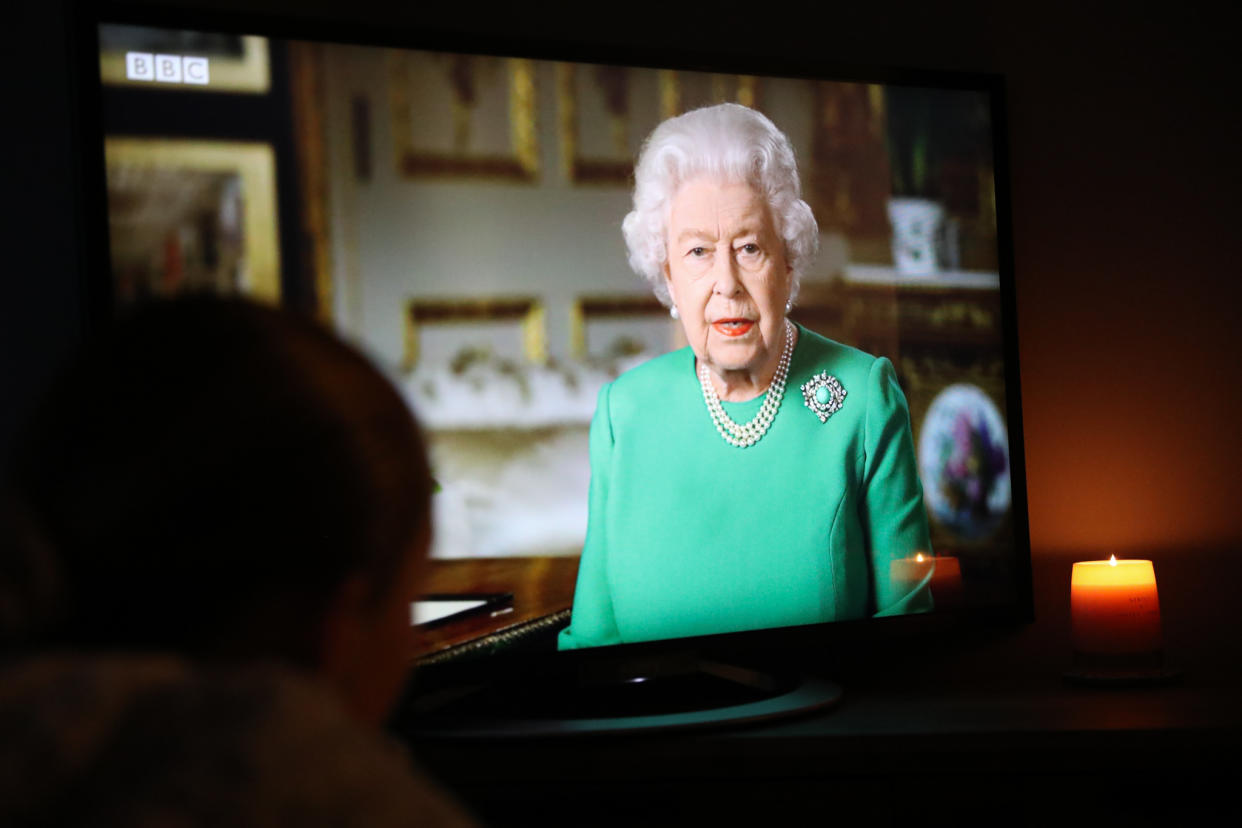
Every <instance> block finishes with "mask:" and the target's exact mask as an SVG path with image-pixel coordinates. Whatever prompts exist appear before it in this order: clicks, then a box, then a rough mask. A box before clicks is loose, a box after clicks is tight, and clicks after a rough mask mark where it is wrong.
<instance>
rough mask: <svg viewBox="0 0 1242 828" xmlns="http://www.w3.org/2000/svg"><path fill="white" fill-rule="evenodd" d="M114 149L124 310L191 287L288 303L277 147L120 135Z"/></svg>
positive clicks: (111, 174) (113, 210)
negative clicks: (283, 279)
mask: <svg viewBox="0 0 1242 828" xmlns="http://www.w3.org/2000/svg"><path fill="white" fill-rule="evenodd" d="M104 148H105V149H104V152H105V158H106V164H107V181H108V183H107V188H108V190H107V192H108V216H109V238H110V245H111V255H112V273H113V279H114V284H113V288H114V294H115V297H116V302H117V306H118V307H120V306H124V305H126V304H131V303H133V302H135V301H140V300H142V299H144V298H147V297H152V296H169V295H174V294H177V293H180V292H185V291H190V290H210V291H214V292H218V293H224V294H231V293H239V294H245V295H247V296H250V297H253V298H255V299H259V300H263V301H267V302H271V303H273V304H275V303H278V302H279V300H280V245H279V240H278V235H277V220H276V186H275V184H276V160H275V153H274V152H273V150H272V147H271V146H270V145H268V144H261V143H244V142H233V141H199V140H178V139H166V138H155V139H152V138H126V137H110V138H108V139H106V141H105V143H104Z"/></svg>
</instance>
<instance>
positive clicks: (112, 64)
mask: <svg viewBox="0 0 1242 828" xmlns="http://www.w3.org/2000/svg"><path fill="white" fill-rule="evenodd" d="M129 52H141V53H144V54H149V55H175V56H177V57H202V58H206V59H207V62H208V68H209V72H210V81H209V82H208V83H205V84H194V83H177V84H164V83H157V82H153V81H151V80H135V79H131V78H130V77H128V73H127V72H126V64H125V56H126V54H127V53H129ZM99 73H100V77H101V78H102V80H103V82H104V83H107V84H113V85H119V86H134V87H143V88H148V89H176V90H177V91H180V92H184V91H191V92H193V91H208V92H249V93H253V94H259V95H262V94H266V93H267V91H268V90H269V89H270V88H271V83H272V81H271V71H270V68H269V58H268V44H267V38H265V37H255V36H253V35H236V34H219V33H216V34H213V33H207V32H193V31H184V30H174V29H155V28H149V27H146V26H122V25H103V26H100V27H99Z"/></svg>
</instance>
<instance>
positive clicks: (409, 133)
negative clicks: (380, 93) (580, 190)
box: [388, 51, 539, 181]
mask: <svg viewBox="0 0 1242 828" xmlns="http://www.w3.org/2000/svg"><path fill="white" fill-rule="evenodd" d="M388 64H389V78H388V83H389V90H388V91H389V100H390V107H391V117H392V138H393V148H394V151H395V152H396V163H397V169H398V170H399V171H400V172H401V174H402V175H406V176H411V177H419V176H449V177H458V176H469V177H481V178H501V179H509V180H515V181H533V180H534V179H535V178H536V176H537V175H538V173H539V143H538V139H537V137H536V136H537V134H538V127H537V123H536V114H535V111H536V110H535V104H536V101H535V97H536V88H535V62H534V61H531V60H524V59H517V58H499V57H490V56H485V55H454V54H444V53H440V52H398V51H393V52H390V53H389V61H388Z"/></svg>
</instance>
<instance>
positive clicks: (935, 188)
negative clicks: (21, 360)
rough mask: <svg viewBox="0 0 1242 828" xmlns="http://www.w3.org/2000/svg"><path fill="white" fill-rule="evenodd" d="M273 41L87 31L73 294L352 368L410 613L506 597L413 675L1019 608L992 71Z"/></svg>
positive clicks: (1004, 242) (1020, 548)
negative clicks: (205, 300) (411, 533)
mask: <svg viewBox="0 0 1242 828" xmlns="http://www.w3.org/2000/svg"><path fill="white" fill-rule="evenodd" d="M275 34H278V33H273V32H270V31H259V30H254V31H188V30H183V29H173V28H161V27H156V26H151V25H147V24H146V23H144V24H143V25H135V23H134V22H133V21H128V22H106V23H103V24H101V25H99V27H98V48H99V62H98V80H99V85H98V94H99V105H100V124H101V126H102V130H101V133H102V134H101V137H102V142H103V147H102V155H101V157H102V161H103V166H104V170H103V179H104V185H103V186H104V190H105V193H104V195H103V197H102V198H101V199H100V201H101V204H102V205H103V207H104V212H106V215H100V216H97V217H95V218H96V219H97V221H98V224H99V228H100V230H99V233H98V235H99V238H100V241H101V242H103V243H101V248H102V249H106V251H107V253H106V255H107V261H108V262H109V263H110V268H109V271H108V273H106V274H98V281H99V284H97V285H96V290H97V291H98V292H99V293H100V295H101V296H102V297H103V300H102V305H103V306H104V307H107V308H110V309H112V310H114V311H119V310H123V309H124V308H127V307H130V306H133V305H135V304H137V303H142V302H147V301H154V300H158V299H160V298H161V297H167V296H174V295H177V294H180V293H185V292H189V291H203V290H206V291H213V292H220V293H225V294H235V295H240V296H246V297H251V298H253V299H255V300H258V301H262V302H269V303H273V304H281V305H285V306H289V307H292V308H295V309H298V310H300V311H303V312H305V313H308V314H312V315H314V316H316V317H317V318H319V319H321V320H322V321H323V322H324V323H325V324H327V325H329V326H331V327H332V328H333V329H334V330H336V331H337V332H338V333H339V334H340V335H341V336H343V337H345V338H346V339H348V340H349V341H351V342H353V343H355V344H356V345H357V346H358V347H359V348H361V349H362V350H363V351H364V352H366V353H367V354H368V355H369V356H370V357H371V358H372V359H373V360H374V361H375V362H376V364H378V365H380V366H381V367H382V368H383V369H384V370H385V371H386V372H388V374H389V376H390V377H391V378H392V380H393V382H394V383H395V384H396V385H397V386H398V388H399V389H400V390H401V391H402V392H403V393H404V395H405V397H406V399H408V401H409V403H410V405H411V407H412V408H413V410H414V411H415V412H416V413H417V416H418V418H419V420H420V421H421V423H422V425H423V427H424V430H425V433H426V436H427V438H428V440H429V443H430V446H431V453H432V462H433V467H434V475H435V478H436V481H437V483H438V487H439V488H438V491H437V494H436V495H435V503H434V514H435V541H434V547H433V550H432V555H433V558H434V567H433V572H432V575H431V583H430V584H428V587H427V591H428V592H429V593H439V594H452V595H458V596H461V595H470V594H475V593H478V594H484V593H486V594H493V593H513V595H514V600H513V602H512V605H511V606H508V607H506V608H505V609H504V610H503V611H501V612H498V613H496V614H493V615H494V617H490V616H487V615H479V614H473V615H469V617H468V619H467V620H464V621H461V622H459V623H457V624H447V625H439V626H436V627H435V628H434V629H428V630H427V633H426V636H425V637H424V640H423V645H422V650H421V652H420V655H422V656H424V657H427V658H431V659H434V658H436V657H437V656H438V655H442V654H447V653H453V652H457V651H460V650H461V648H463V647H465V648H469V647H471V646H472V645H477V643H478V642H479V641H483V640H491V641H497V640H502V639H503V638H504V636H505V635H506V634H507V633H509V632H514V631H520V630H522V629H534V628H538V629H542V630H544V631H560V637H559V639H558V641H559V646H560V647H561V648H563V649H569V648H574V647H591V646H596V645H601V644H613V643H630V642H636V641H646V640H659V639H668V638H678V637H682V636H699V635H710V634H715V633H726V632H737V631H742V630H749V629H755V628H777V627H787V626H795V625H804V624H817V623H823V622H830V621H840V620H857V619H861V618H870V617H874V616H884V615H897V614H905V613H911V614H913V613H929V612H946V611H952V612H971V611H979V610H982V611H989V612H1000V613H1010V614H1016V615H1021V614H1023V613H1024V612H1027V611H1029V609H1027V607H1028V606H1029V549H1028V541H1027V536H1026V513H1025V509H1026V505H1025V495H1024V487H1023V483H1022V479H1021V469H1022V466H1021V462H1022V458H1021V431H1020V419H1019V416H1020V412H1019V411H1018V410H1017V400H1018V393H1017V385H1016V383H1017V376H1018V375H1017V369H1016V345H1015V339H1014V336H1015V333H1014V330H1013V313H1012V274H1011V272H1010V264H1009V259H1008V238H1007V216H1006V209H1005V204H1004V197H1003V196H1002V197H998V186H999V187H1000V188H1001V190H1002V192H1003V187H1004V164H1003V149H1004V147H1003V144H1002V143H1001V142H1000V141H999V140H998V136H1002V135H1003V129H1002V126H1003V124H1001V123H999V122H998V121H999V119H1001V118H1002V112H1001V111H1000V110H999V105H1000V101H1001V98H1000V90H999V82H998V81H997V80H996V79H995V78H990V77H974V76H936V77H934V78H930V79H929V78H925V77H918V76H906V75H895V74H890V75H888V76H885V77H879V76H867V75H866V74H865V73H854V74H849V75H835V76H834V75H830V74H826V73H825V70H823V69H822V68H820V67H815V66H780V67H776V68H775V69H773V68H772V67H765V66H756V65H748V66H741V65H724V64H723V63H721V64H716V63H714V62H713V61H711V60H710V59H707V60H698V61H697V62H694V63H687V62H678V61H676V60H673V59H670V60H669V61H666V62H664V63H663V64H660V65H656V64H652V63H651V62H649V61H644V62H643V63H642V64H641V65H638V64H635V63H633V62H627V60H626V59H624V57H623V56H621V57H616V58H609V59H606V60H601V62H598V63H586V62H572V61H569V60H564V59H559V58H561V57H563V55H558V54H556V53H549V52H547V51H541V52H539V53H537V54H536V53H533V52H532V51H531V50H529V49H525V50H524V49H523V48H522V47H521V45H520V44H518V45H515V46H514V48H513V49H512V50H511V51H509V52H505V53H495V52H494V51H492V52H489V53H474V52H470V51H461V50H459V49H458V48H456V47H454V49H453V50H446V49H445V48H444V47H443V45H439V46H438V45H437V44H436V43H435V42H428V43H422V44H420V43H416V44H414V45H415V46H420V47H427V48H408V47H406V46H402V47H400V48H398V47H396V46H393V45H392V44H391V43H383V44H380V43H378V41H376V40H375V39H372V40H371V42H370V43H367V42H365V41H366V40H367V39H368V37H370V35H366V34H364V35H361V36H357V37H353V38H352V41H353V42H326V41H319V40H316V41H310V40H297V39H288V38H282V37H278V36H274V35H275ZM709 69H710V70H711V71H705V70H709ZM722 104H733V105H736V106H725V107H721V106H720V105H722ZM709 107H715V109H708V108H709ZM756 113H758V114H756ZM670 119H679V120H676V121H672V120H670ZM661 124H665V125H666V126H665V127H664V128H662V129H663V130H664V132H663V133H661V134H662V135H663V137H662V138H661V139H660V141H663V143H660V141H658V140H656V139H653V140H652V141H650V142H648V141H647V139H648V137H649V136H651V135H652V133H653V131H654V130H656V128H657V127H659V126H660V125H661ZM739 136H740V137H739ZM678 142H680V143H678ZM731 142H732V143H731ZM765 142H766V143H765ZM734 145H739V146H740V145H746V146H749V147H751V149H753V147H754V146H760V145H762V146H763V147H764V148H765V149H763V151H762V152H760V153H759V155H763V157H764V158H765V159H766V160H763V161H756V157H758V156H756V155H754V153H752V154H750V155H745V157H744V158H743V159H742V161H740V162H737V163H733V162H729V163H733V166H728V164H725V166H724V167H721V166H720V165H721V164H722V163H725V162H723V161H720V160H719V159H720V158H725V156H728V155H729V153H730V152H733V150H730V149H729V147H733V146H734ZM644 147H646V148H647V150H648V151H649V154H648V155H644ZM670 147H673V148H674V149H673V150H670V149H669V148H670ZM722 147H723V149H722ZM674 150H675V151H674ZM744 150H745V152H750V149H745V147H744ZM660 153H663V154H662V155H661V154H660ZM679 153H680V154H679ZM764 153H767V155H764ZM782 153H791V155H789V158H791V159H792V164H790V163H786V161H785V160H783V159H785V156H784V155H782ZM734 154H735V155H736V153H734ZM673 156H676V157H677V159H680V160H676V161H671V160H670V158H672V157H673ZM640 159H646V161H647V162H648V164H647V171H648V173H650V174H649V175H648V176H647V179H649V180H647V179H643V176H642V175H638V176H637V177H636V164H638V162H639V161H640ZM713 159H716V160H713ZM739 164H740V166H739ZM679 165H680V166H679ZM795 168H796V171H795ZM722 170H723V171H722ZM640 179H643V180H640ZM644 181H646V183H644ZM638 184H642V186H643V187H645V188H646V189H643V190H642V192H640V193H636V185H638ZM640 189H641V188H640ZM640 201H642V202H643V204H639V203H638V202H640ZM644 205H645V206H644ZM799 205H801V206H799ZM640 208H641V209H640ZM998 209H999V214H1000V216H999V218H998ZM631 212H633V213H634V214H635V216H637V218H635V219H633V221H632V222H627V216H628V215H630V214H631ZM810 217H813V219H812V220H810V221H808V218H810ZM623 224H626V225H627V229H626V231H625V232H623ZM104 228H106V230H105V229H104ZM634 228H637V229H634ZM644 228H645V229H644ZM631 231H632V232H631ZM644 232H645V233H646V237H647V238H646V241H644V240H643V238H644V236H643V234H644ZM644 245H645V246H644ZM632 263H633V264H632ZM636 271H637V272H636ZM671 310H673V311H677V313H676V314H671V313H670V311H671ZM786 317H787V318H788V320H789V322H790V323H791V324H789V325H786V323H785V322H784V319H785V318H786ZM778 380H779V383H780V385H778V384H777V381H778ZM781 386H787V387H786V388H784V393H783V396H779V397H778V396H777V395H775V394H773V393H771V389H772V388H778V390H779V389H780V387H781ZM769 402H771V403H772V405H769ZM584 550H585V552H584ZM571 608H572V610H573V612H572V618H571ZM567 624H568V627H566V625H567ZM498 636H499V638H497V637H498Z"/></svg>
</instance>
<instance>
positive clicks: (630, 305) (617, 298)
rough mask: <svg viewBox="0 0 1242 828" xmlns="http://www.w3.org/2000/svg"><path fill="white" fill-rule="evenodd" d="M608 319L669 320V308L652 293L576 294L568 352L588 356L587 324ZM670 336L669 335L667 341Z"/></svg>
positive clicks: (574, 356) (583, 356)
mask: <svg viewBox="0 0 1242 828" xmlns="http://www.w3.org/2000/svg"><path fill="white" fill-rule="evenodd" d="M602 319H609V320H622V319H659V320H662V321H665V322H668V323H669V324H670V330H671V331H672V330H673V329H672V324H673V323H672V318H671V317H670V316H669V314H668V308H666V307H665V306H664V305H662V304H661V303H660V300H658V299H656V298H655V297H654V296H652V295H651V294H628V293H627V294H611V295H599V296H579V297H577V298H576V299H575V300H574V302H573V304H572V305H570V308H569V352H570V356H572V357H573V358H574V359H586V358H588V357H589V356H590V348H589V342H588V337H587V327H588V325H589V324H590V323H591V322H592V321H597V320H602ZM672 340H673V337H672V336H670V344H671V343H672Z"/></svg>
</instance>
